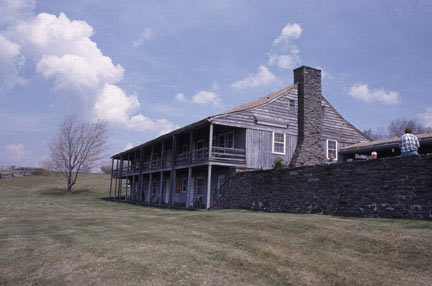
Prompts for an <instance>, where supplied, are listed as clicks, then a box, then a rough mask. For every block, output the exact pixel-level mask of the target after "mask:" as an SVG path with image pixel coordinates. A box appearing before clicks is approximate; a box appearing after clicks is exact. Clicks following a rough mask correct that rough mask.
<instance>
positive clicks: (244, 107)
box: [112, 84, 297, 158]
mask: <svg viewBox="0 0 432 286" xmlns="http://www.w3.org/2000/svg"><path fill="white" fill-rule="evenodd" d="M296 87H297V85H296V84H293V85H290V86H288V87H285V88H283V89H281V90H278V91H275V92H273V93H270V94H268V95H266V96H263V97H260V98H257V99H255V100H252V101H250V102H247V103H245V104H242V105H240V106H238V107H236V108H233V109H230V110H228V111H225V112H223V113H219V114H216V115H213V116H209V117H207V118H204V119H202V120H199V121H196V122H194V123H191V124H189V125H186V126H184V127H181V128H178V129H176V130H173V131H171V132H169V133H167V134H164V135H161V136H159V137H157V138H155V139H152V140H150V141H147V142H145V143H143V144H141V145H138V146H135V147H133V148H131V149H128V150H125V151H123V152H120V153H117V154H115V155H113V156H112V158H114V157H118V156H119V155H121V154H124V153H128V152H130V151H131V150H136V149H138V148H140V147H144V146H146V145H149V144H152V143H153V142H157V141H159V140H161V139H163V138H169V137H171V136H172V135H173V134H177V133H181V132H183V131H185V130H188V129H192V128H195V127H198V126H201V125H204V124H206V123H208V122H210V121H211V120H212V119H214V118H217V117H219V116H224V115H227V114H230V113H234V112H239V111H244V110H247V109H251V108H254V107H258V106H261V105H264V104H267V103H269V102H271V101H273V100H275V99H277V98H278V97H279V96H281V95H283V94H285V92H287V91H289V90H292V89H293V88H296Z"/></svg>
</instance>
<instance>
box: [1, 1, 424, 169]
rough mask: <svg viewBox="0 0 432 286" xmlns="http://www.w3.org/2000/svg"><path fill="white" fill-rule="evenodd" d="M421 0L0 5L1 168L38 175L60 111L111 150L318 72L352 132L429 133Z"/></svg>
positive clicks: (2, 3)
mask: <svg viewBox="0 0 432 286" xmlns="http://www.w3.org/2000/svg"><path fill="white" fill-rule="evenodd" d="M431 31H432V1H426V0H419V1H287V0H284V1H96V0H95V1H78V0H76V1H59V0H57V1H32V0H15V1H10V0H0V123H1V128H0V165H2V166H9V165H11V164H15V165H37V164H39V162H41V161H42V160H44V158H46V156H47V154H48V149H47V143H48V141H49V140H50V138H51V137H52V136H53V134H54V132H55V130H56V128H57V126H58V124H59V123H60V122H61V121H62V119H63V118H64V116H65V115H66V114H71V113H77V114H79V115H80V116H81V117H82V118H84V119H86V120H96V119H99V118H104V119H106V120H108V121H109V122H110V129H111V134H112V135H111V140H110V142H109V143H110V150H107V151H108V153H109V154H113V153H115V152H118V151H122V150H124V149H125V148H126V146H132V145H137V144H140V143H142V142H145V141H147V140H149V139H151V138H153V137H155V136H157V135H159V134H161V133H163V132H167V131H169V130H172V129H173V128H177V127H179V126H184V125H186V124H188V123H191V122H194V121H196V120H199V119H202V118H204V117H207V116H209V115H213V114H216V113H219V112H221V111H224V110H225V109H228V108H231V107H234V106H237V105H240V104H242V103H244V102H247V101H249V100H252V99H254V98H256V97H260V96H263V95H265V94H267V93H270V92H273V91H276V90H278V89H280V88H282V87H284V86H288V85H291V84H292V82H293V76H292V69H293V68H295V67H298V66H301V65H308V66H311V67H318V68H321V69H322V70H323V74H324V77H323V95H324V96H325V97H326V98H327V99H328V100H329V101H330V103H331V104H332V105H333V106H334V107H335V108H336V109H337V110H338V111H339V112H340V113H341V114H342V115H343V116H344V117H345V118H346V119H347V120H348V121H350V122H351V123H353V124H354V125H355V126H356V127H358V128H359V129H361V130H364V129H368V128H375V129H376V128H383V127H385V126H387V125H388V123H389V122H390V121H391V120H392V119H395V118H398V117H415V118H417V119H418V120H420V121H422V122H423V123H424V124H426V125H429V126H432V100H431V99H432V93H431V90H432V80H431V78H432V77H431V75H432V56H431V51H432V33H431Z"/></svg>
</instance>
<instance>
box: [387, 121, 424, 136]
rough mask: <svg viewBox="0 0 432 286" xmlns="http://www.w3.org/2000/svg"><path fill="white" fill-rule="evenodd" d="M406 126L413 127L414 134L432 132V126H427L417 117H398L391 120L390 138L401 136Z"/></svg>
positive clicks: (389, 127)
mask: <svg viewBox="0 0 432 286" xmlns="http://www.w3.org/2000/svg"><path fill="white" fill-rule="evenodd" d="M406 128H411V130H412V131H413V133H414V134H421V133H428V132H432V128H430V127H425V126H424V125H423V124H421V123H420V122H419V121H418V120H417V119H414V118H412V119H406V118H402V119H400V118H398V119H395V120H392V122H390V124H389V126H388V128H387V130H388V138H393V137H400V136H402V135H403V134H404V133H405V129H406Z"/></svg>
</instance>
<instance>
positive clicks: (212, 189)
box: [110, 66, 370, 209]
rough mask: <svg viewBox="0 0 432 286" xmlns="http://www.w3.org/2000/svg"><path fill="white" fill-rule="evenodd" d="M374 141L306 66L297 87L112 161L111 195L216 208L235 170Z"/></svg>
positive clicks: (298, 160)
mask: <svg viewBox="0 0 432 286" xmlns="http://www.w3.org/2000/svg"><path fill="white" fill-rule="evenodd" d="M369 141H370V139H369V138H368V137H367V136H365V135H364V134H363V133H362V132H360V131H359V130H358V129H356V128H355V127H354V126H353V125H351V124H350V123H349V122H348V121H346V120H345V119H344V118H343V117H342V116H341V115H340V114H339V113H338V112H337V111H336V110H335V109H334V108H333V107H332V106H331V105H330V103H329V102H328V101H327V100H326V99H325V98H324V97H323V96H322V91H321V71H320V70H318V69H314V68H310V67H306V66H302V67H299V68H297V69H295V70H294V84H293V85H291V86H288V87H286V88H283V89H281V90H279V91H276V92H273V93H271V94H269V95H266V96H264V97H261V98H258V99H256V100H254V101H251V102H249V103H246V104H243V105H241V106H239V107H237V108H234V109H232V110H228V111H226V112H223V113H221V114H217V115H214V116H210V117H207V118H205V119H203V120H200V121H197V122H194V123H192V124H190V125H187V126H185V127H182V128H179V129H177V130H174V131H172V132H170V133H168V134H164V135H162V136H160V137H158V138H155V139H153V140H151V141H149V142H146V143H144V144H141V145H139V146H136V147H133V148H131V149H129V150H126V151H123V152H121V153H118V154H115V155H113V156H112V174H111V184H110V197H112V198H113V199H115V200H125V201H128V202H132V203H140V204H158V205H168V206H182V207H187V208H189V207H192V206H193V207H202V208H207V209H209V208H211V206H212V204H213V203H214V202H215V200H216V199H217V193H218V190H220V189H221V188H224V186H226V185H227V184H228V182H229V178H230V176H232V175H233V174H235V173H236V172H243V171H248V170H259V169H271V168H272V167H273V163H274V161H275V160H276V159H277V158H278V157H280V158H281V159H282V160H283V161H284V162H286V164H289V165H290V166H292V167H296V166H307V165H314V164H323V163H326V162H328V161H329V160H338V150H339V149H340V148H342V147H345V146H348V145H352V144H357V143H361V142H369Z"/></svg>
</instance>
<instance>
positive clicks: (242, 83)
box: [231, 65, 279, 89]
mask: <svg viewBox="0 0 432 286" xmlns="http://www.w3.org/2000/svg"><path fill="white" fill-rule="evenodd" d="M276 82H279V79H278V78H277V77H276V76H275V75H274V74H273V73H272V72H271V71H270V70H269V69H268V68H267V67H266V66H264V65H260V66H259V68H258V73H256V74H250V75H249V76H248V77H246V78H245V79H243V80H239V81H236V82H234V83H232V84H231V87H233V88H237V89H244V88H248V87H259V86H263V85H268V84H272V83H276Z"/></svg>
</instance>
